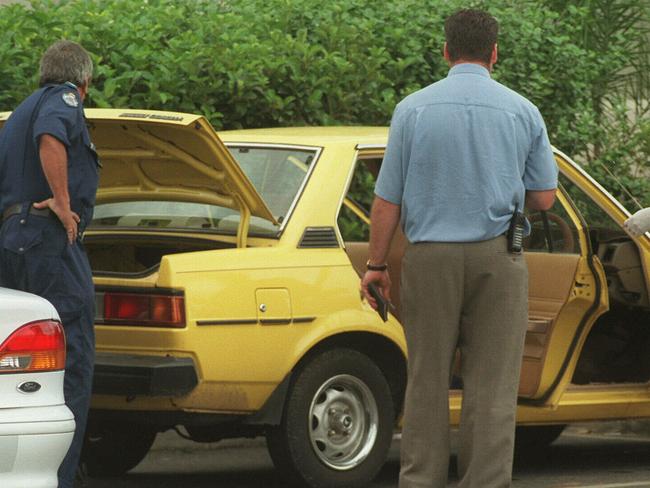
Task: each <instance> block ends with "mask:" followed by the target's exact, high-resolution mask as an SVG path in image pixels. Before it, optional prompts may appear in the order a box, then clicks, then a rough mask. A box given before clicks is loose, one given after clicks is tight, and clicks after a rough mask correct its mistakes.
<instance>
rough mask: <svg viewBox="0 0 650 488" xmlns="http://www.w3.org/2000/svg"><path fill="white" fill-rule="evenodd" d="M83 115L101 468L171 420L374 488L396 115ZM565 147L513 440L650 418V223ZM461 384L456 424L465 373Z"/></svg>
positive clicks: (536, 287)
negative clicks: (365, 283)
mask: <svg viewBox="0 0 650 488" xmlns="http://www.w3.org/2000/svg"><path fill="white" fill-rule="evenodd" d="M86 112H87V117H88V120H89V124H90V127H91V132H92V137H93V140H94V142H95V144H96V145H97V147H98V150H99V154H100V157H101V160H102V163H103V169H102V173H101V182H100V189H99V193H98V195H97V207H96V210H95V216H94V220H93V222H92V225H91V227H90V228H89V229H88V230H87V231H86V234H85V241H84V242H85V245H86V248H87V251H88V255H89V258H90V261H91V264H92V268H93V270H94V276H95V284H96V288H97V314H96V333H97V365H96V371H95V385H94V392H95V394H94V398H93V403H92V411H91V419H90V425H89V435H88V440H87V443H86V446H85V450H84V457H85V460H86V462H87V463H88V467H89V470H90V472H91V473H93V474H96V475H101V474H113V475H114V474H120V473H123V472H125V471H127V470H129V469H131V468H132V467H134V466H135V465H136V464H137V463H138V462H139V461H140V460H141V459H142V458H143V457H144V456H145V454H146V453H147V450H148V449H149V447H150V446H151V444H152V442H153V440H154V438H155V436H156V433H157V432H161V431H164V430H166V429H170V428H173V427H178V428H179V429H181V431H182V432H183V433H184V435H187V436H188V437H190V438H192V439H194V440H196V441H199V442H211V441H217V440H220V439H224V438H229V437H241V436H256V435H260V434H265V435H266V437H267V440H268V446H269V451H270V453H271V456H272V458H273V461H274V463H276V465H277V466H278V467H280V468H282V469H283V470H284V471H286V472H287V473H288V474H289V475H290V476H291V477H293V478H295V479H297V480H299V482H301V483H303V484H306V485H308V486H312V487H341V488H342V487H354V486H364V485H366V484H367V483H368V481H369V480H370V479H372V478H373V476H374V475H375V474H376V473H377V471H378V470H379V468H380V467H381V465H382V463H383V462H384V459H385V456H386V452H387V449H388V447H389V444H390V442H391V438H392V435H393V431H394V429H395V428H396V427H399V418H400V413H401V410H402V398H403V393H404V388H405V378H406V346H405V341H404V337H403V333H402V328H401V325H400V322H399V317H400V304H399V289H398V288H399V278H398V277H399V273H400V258H401V253H402V249H403V246H404V237H403V236H401V235H398V236H396V238H395V240H394V242H393V246H392V250H391V256H390V259H389V269H390V272H391V274H392V277H393V280H392V281H393V287H394V289H393V290H392V297H393V302H394V308H392V309H391V310H390V314H389V317H388V320H387V321H386V322H384V321H382V319H381V318H380V317H379V316H378V314H377V313H376V312H375V311H374V310H373V309H372V308H371V307H370V306H369V305H368V304H367V303H366V302H365V301H364V300H362V299H361V296H360V293H359V275H360V273H362V272H363V271H364V268H365V262H366V259H367V252H368V228H369V218H368V211H369V205H370V202H371V200H372V196H373V195H372V187H373V183H374V179H375V177H376V174H377V172H378V169H379V166H380V164H381V159H382V155H383V152H384V148H385V144H386V139H387V129H386V128H373V127H325V128H316V127H311V128H284V129H266V130H243V131H232V132H222V133H220V134H219V135H217V134H216V133H215V132H214V130H213V129H212V127H211V126H210V125H209V124H208V123H207V121H206V120H205V119H204V118H203V117H201V116H197V115H188V114H181V113H170V112H153V111H143V110H87V111H86ZM7 115H8V114H4V115H0V120H5V119H6V116H7ZM556 159H557V161H558V164H559V166H560V169H561V177H560V180H561V188H560V189H559V190H558V194H557V202H556V204H555V206H554V207H553V208H552V209H551V210H550V211H549V212H545V213H536V214H532V215H530V216H529V219H530V221H531V223H532V227H533V231H532V234H531V235H530V236H529V237H528V238H527V239H526V259H527V261H528V266H529V273H530V297H529V298H530V300H529V301H530V319H529V327H528V333H527V337H526V346H525V352H524V357H523V370H522V375H521V385H520V407H519V410H518V421H519V427H518V442H520V443H525V442H526V441H527V440H531V439H533V440H534V441H535V442H536V443H538V444H539V443H543V442H551V441H552V440H553V439H554V438H555V437H557V436H558V435H559V433H560V432H561V430H562V428H563V426H564V425H565V424H567V423H570V422H575V421H585V420H600V419H621V418H631V417H650V390H649V389H648V380H650V354H648V352H649V351H650V347H649V346H650V328H649V327H648V325H650V323H649V322H650V321H649V317H650V312H649V311H650V302H649V295H648V283H649V278H650V275H649V272H650V235H648V234H646V235H644V236H641V237H639V238H632V237H630V236H629V235H627V234H626V232H625V230H624V229H623V222H624V220H625V219H626V218H627V217H628V216H629V215H630V214H629V212H628V211H627V210H626V209H625V208H623V207H622V206H621V205H620V204H619V203H618V202H617V201H616V200H615V199H614V198H613V197H612V196H611V195H610V194H609V193H608V192H607V191H606V190H605V189H603V188H602V187H601V186H600V185H599V184H598V183H597V182H596V181H594V180H593V179H592V178H591V177H590V176H589V175H588V174H587V173H586V172H585V171H583V170H582V169H581V167H580V166H579V165H577V164H576V163H574V162H573V161H571V159H569V158H568V157H567V156H565V155H564V154H562V153H560V152H559V151H557V152H556ZM459 360H461V358H459ZM452 388H453V390H452V392H451V394H450V403H451V409H452V419H451V420H452V423H453V424H456V423H457V422H458V420H459V410H460V399H461V394H462V380H461V379H460V378H457V377H454V379H453V380H452Z"/></svg>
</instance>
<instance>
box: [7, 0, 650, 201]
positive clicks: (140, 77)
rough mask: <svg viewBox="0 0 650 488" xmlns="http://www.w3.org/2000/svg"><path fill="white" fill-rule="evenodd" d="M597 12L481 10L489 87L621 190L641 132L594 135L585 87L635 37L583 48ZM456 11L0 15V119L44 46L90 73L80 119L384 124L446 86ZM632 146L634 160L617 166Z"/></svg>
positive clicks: (131, 4)
mask: <svg viewBox="0 0 650 488" xmlns="http://www.w3.org/2000/svg"><path fill="white" fill-rule="evenodd" d="M618 1H620V0H610V2H609V3H612V2H613V3H616V2H618ZM554 3H557V4H559V5H560V6H559V7H558V6H555V5H553V4H554ZM594 3H598V2H597V1H596V0H594V1H591V2H590V1H581V0H576V1H574V2H571V1H569V2H553V1H551V0H548V1H547V2H540V1H532V0H520V1H517V2H514V1H512V0H496V1H490V2H489V3H488V6H489V10H490V11H491V12H492V13H493V14H494V15H495V16H496V17H497V18H498V19H499V21H500V22H501V37H500V43H499V48H500V61H499V63H498V64H497V68H496V70H495V73H494V76H495V77H496V78H497V79H498V80H499V81H501V82H503V83H505V84H507V85H508V86H510V87H512V88H513V89H515V90H517V91H519V92H520V93H522V94H523V95H525V96H527V97H528V98H530V99H531V100H532V101H533V102H535V103H536V104H537V105H538V106H539V107H540V110H541V111H542V113H543V114H544V116H545V118H546V121H547V125H548V126H549V131H550V133H551V137H552V140H553V142H554V144H555V145H557V146H558V147H559V148H561V149H563V150H564V151H566V152H567V153H569V154H571V155H574V156H581V155H582V156H583V158H582V159H583V160H585V161H587V162H591V164H594V165H596V164H600V163H601V162H603V161H604V162H607V161H608V158H611V157H612V156H616V157H617V158H618V157H620V158H622V159H623V160H624V162H623V163H621V165H620V166H621V167H625V168H626V169H624V170H622V173H621V176H623V177H627V176H628V174H629V173H630V171H631V169H630V168H635V169H636V168H637V167H638V165H639V164H640V163H641V165H642V166H643V164H644V163H645V165H647V160H648V155H649V154H650V140H649V137H650V136H649V135H650V129H649V127H650V126H647V125H646V126H643V127H642V124H640V125H639V124H637V125H639V127H631V125H634V124H636V122H635V123H634V124H632V123H631V122H629V121H625V122H624V123H617V124H614V125H615V128H616V129H615V130H613V131H612V129H611V128H608V129H607V130H605V132H603V130H604V129H603V124H602V117H603V114H602V113H599V112H598V106H597V105H595V104H594V96H595V95H594V87H597V86H602V83H601V84H600V85H599V84H598V83H599V82H601V81H602V77H603V73H604V72H605V73H606V70H607V69H608V70H619V71H620V70H623V69H625V68H626V62H627V61H626V58H625V56H624V54H625V53H624V52H623V48H622V47H621V46H624V45H625V43H626V42H629V36H633V35H636V33H635V32H634V30H632V32H631V33H630V32H627V33H620V36H621V37H617V38H616V39H615V41H614V42H612V43H611V44H610V45H608V46H598V47H593V48H592V47H590V46H589V44H588V43H586V42H585V35H584V32H583V31H582V30H581V28H583V27H584V26H586V25H590V24H589V23H590V22H593V19H594V15H595V14H594V9H593V5H591V4H594ZM637 3H646V4H647V0H642V1H641V2H637ZM466 4H467V2H461V1H459V0H448V1H445V0H436V1H434V0H399V1H397V0H328V1H326V2H323V1H322V0H318V1H316V0H186V1H178V0H148V1H147V0H140V1H136V0H101V1H100V0H61V1H56V2H55V1H40V0H35V1H33V2H32V4H31V6H23V5H19V4H12V5H9V6H5V7H0V110H11V109H12V108H13V107H14V106H15V105H16V104H17V103H18V102H19V101H20V100H21V99H22V98H23V97H25V96H26V95H27V94H28V93H30V92H31V90H32V89H33V87H34V86H35V83H36V75H35V71H36V69H37V65H38V59H39V57H40V55H41V54H42V52H43V51H44V49H45V48H46V47H47V46H48V45H49V44H50V43H51V42H53V41H54V40H57V39H60V38H68V39H72V40H76V41H78V42H80V43H81V44H82V45H84V46H85V47H86V48H87V49H88V50H89V51H90V52H91V53H92V55H93V57H94V60H95V63H96V70H95V80H94V85H93V87H92V89H91V92H90V99H89V102H88V103H87V106H97V107H131V108H150V109H163V110H178V111H184V112H199V113H202V114H204V115H206V116H207V117H208V118H209V120H210V121H211V123H212V124H213V125H214V126H215V127H216V128H217V129H222V128H223V129H229V128H240V127H263V126H287V125H305V124H308V125H319V124H372V125H385V124H387V123H388V122H389V121H390V115H391V112H392V110H393V108H394V106H395V104H396V103H397V102H398V101H399V100H400V99H401V98H402V97H404V96H405V95H407V94H408V93H411V92H413V91H415V90H417V89H419V88H421V87H424V86H426V85H427V84H429V83H431V82H432V81H435V80H437V79H440V78H441V77H443V76H445V74H446V72H447V66H446V64H445V63H444V62H443V60H442V57H441V54H440V52H441V47H442V44H443V40H444V38H443V22H444V19H445V17H446V16H447V15H449V14H450V13H451V12H452V11H454V10H456V9H457V8H459V7H460V6H465V5H466ZM474 4H477V5H478V4H480V2H474ZM546 4H547V5H546ZM545 5H546V6H545ZM581 26H582V27H581ZM617 35H618V34H617ZM626 36H628V37H626ZM622 103H627V100H626V99H623V102H622ZM644 127H645V128H644ZM616 130H618V131H619V132H621V131H622V132H625V133H627V136H628V137H627V138H626V139H627V140H626V143H625V144H622V143H620V141H618V139H616V138H615V137H614V134H615V133H616ZM610 132H611V134H610ZM609 136H611V137H610V138H611V139H612V146H611V147H610V146H608V147H607V148H605V150H603V149H602V148H601V150H599V152H598V154H597V155H596V156H594V155H593V154H591V152H593V151H592V149H593V147H592V146H593V142H594V140H595V139H598V140H599V141H603V140H607V138H608V137H609ZM630 140H632V141H633V142H632V145H633V148H634V151H635V154H634V155H630V154H628V153H629V151H628V150H627V147H628V146H629V144H630V142H629V141H630ZM643 141H645V142H643ZM644 144H645V146H644ZM609 149H611V150H612V151H613V153H612V154H610V152H608V151H609ZM590 151H591V152H590ZM639 151H640V152H639ZM644 159H645V161H644ZM639 162H640V163H639ZM644 188H645V187H644ZM646 193H650V192H648V191H646ZM646 203H648V204H650V201H646Z"/></svg>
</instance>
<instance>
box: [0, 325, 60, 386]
mask: <svg viewBox="0 0 650 488" xmlns="http://www.w3.org/2000/svg"><path fill="white" fill-rule="evenodd" d="M64 368H65V335H64V333H63V327H61V324H60V323H59V322H56V321H54V320H42V321H38V322H31V323H29V324H25V325H23V326H22V327H21V328H19V329H17V330H16V331H15V332H14V333H13V334H11V335H10V336H9V337H8V338H7V339H6V340H5V341H4V342H3V343H2V344H0V374H2V373H31V372H41V371H55V370H61V369H64Z"/></svg>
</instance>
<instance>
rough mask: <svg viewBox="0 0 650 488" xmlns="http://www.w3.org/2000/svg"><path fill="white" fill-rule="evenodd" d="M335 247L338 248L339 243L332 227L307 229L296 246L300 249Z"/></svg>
mask: <svg viewBox="0 0 650 488" xmlns="http://www.w3.org/2000/svg"><path fill="white" fill-rule="evenodd" d="M335 247H339V241H338V240H337V238H336V232H335V231H334V228H333V227H307V228H306V229H305V232H304V233H303V234H302V238H301V239H300V243H299V244H298V248H300V249H318V248H335Z"/></svg>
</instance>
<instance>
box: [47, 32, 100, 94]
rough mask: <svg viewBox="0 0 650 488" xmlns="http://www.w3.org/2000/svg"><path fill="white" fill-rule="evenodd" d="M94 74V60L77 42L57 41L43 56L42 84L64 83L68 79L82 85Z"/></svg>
mask: <svg viewBox="0 0 650 488" xmlns="http://www.w3.org/2000/svg"><path fill="white" fill-rule="evenodd" d="M92 75H93V62H92V60H91V59H90V55H89V54H88V52H86V50H85V49H84V48H83V47H81V46H80V45H79V44H77V43H76V42H72V41H66V40H63V41H57V42H55V43H54V44H52V45H51V46H50V47H49V48H48V49H47V51H45V54H43V57H42V58H41V66H40V82H39V83H40V85H41V86H43V85H47V84H49V83H56V84H62V83H65V82H66V81H69V82H71V83H74V84H75V85H77V86H81V85H83V84H84V83H86V82H87V81H88V80H89V79H90V78H91V77H92Z"/></svg>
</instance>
